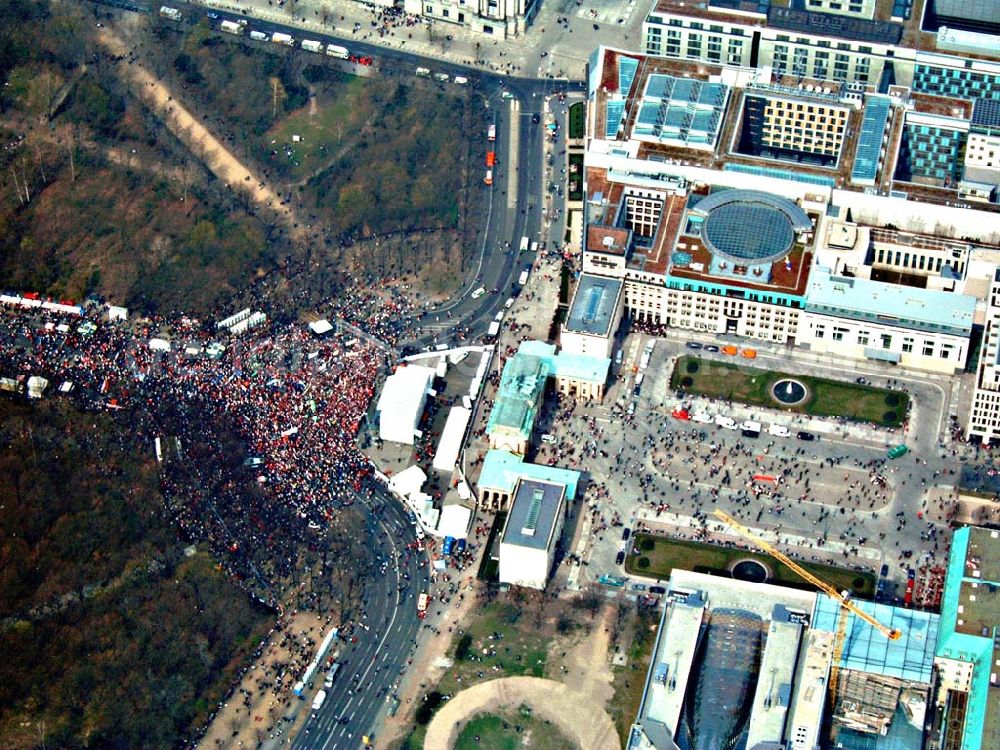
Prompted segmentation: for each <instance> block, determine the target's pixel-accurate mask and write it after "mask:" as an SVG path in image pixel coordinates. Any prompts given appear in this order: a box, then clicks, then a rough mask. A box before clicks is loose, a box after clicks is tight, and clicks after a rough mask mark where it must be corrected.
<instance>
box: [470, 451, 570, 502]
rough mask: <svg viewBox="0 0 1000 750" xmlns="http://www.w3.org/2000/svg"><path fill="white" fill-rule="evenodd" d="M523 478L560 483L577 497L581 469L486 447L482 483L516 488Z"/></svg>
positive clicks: (496, 486)
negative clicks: (535, 461)
mask: <svg viewBox="0 0 1000 750" xmlns="http://www.w3.org/2000/svg"><path fill="white" fill-rule="evenodd" d="M522 478H524V479H537V480H538V481H540V482H552V483H554V484H561V485H563V486H564V487H565V488H566V499H567V500H575V499H576V488H577V484H578V483H579V481H580V472H578V471H573V470H572V469H560V468H559V467H557V466H544V465H542V464H532V463H528V462H527V461H525V460H524V457H523V456H518V455H515V454H513V453H508V452H507V451H498V450H489V451H486V457H485V458H484V459H483V469H482V471H481V472H480V473H479V484H480V485H482V486H483V487H488V488H489V489H502V490H504V491H506V492H513V491H514V487H516V486H517V483H518V481H519V480H520V479H522Z"/></svg>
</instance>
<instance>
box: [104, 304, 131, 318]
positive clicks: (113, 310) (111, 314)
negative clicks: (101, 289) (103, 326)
mask: <svg viewBox="0 0 1000 750" xmlns="http://www.w3.org/2000/svg"><path fill="white" fill-rule="evenodd" d="M108 320H128V308H126V307H118V306H117V305H109V306H108Z"/></svg>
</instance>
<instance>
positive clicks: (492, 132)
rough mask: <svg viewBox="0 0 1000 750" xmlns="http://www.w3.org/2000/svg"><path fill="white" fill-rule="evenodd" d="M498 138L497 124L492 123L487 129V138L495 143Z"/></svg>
mask: <svg viewBox="0 0 1000 750" xmlns="http://www.w3.org/2000/svg"><path fill="white" fill-rule="evenodd" d="M496 139H497V126H496V125H490V127H489V129H488V130H487V131H486V140H488V141H489V142H490V143H493V141H495V140H496Z"/></svg>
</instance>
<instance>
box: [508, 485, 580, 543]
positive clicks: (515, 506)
mask: <svg viewBox="0 0 1000 750" xmlns="http://www.w3.org/2000/svg"><path fill="white" fill-rule="evenodd" d="M565 493H566V488H565V487H564V486H563V485H561V484H557V483H554V482H542V481H539V480H537V479H522V480H521V481H520V482H518V485H517V491H516V492H515V493H514V501H513V502H512V503H511V507H510V512H509V513H508V515H507V523H506V524H505V525H504V530H503V537H502V538H501V540H500V542H501V544H515V545H517V546H519V547H530V548H532V549H548V547H549V543H550V541H551V538H552V535H553V533H555V529H556V525H557V523H558V521H559V513H560V511H561V508H562V498H563V496H564V495H565Z"/></svg>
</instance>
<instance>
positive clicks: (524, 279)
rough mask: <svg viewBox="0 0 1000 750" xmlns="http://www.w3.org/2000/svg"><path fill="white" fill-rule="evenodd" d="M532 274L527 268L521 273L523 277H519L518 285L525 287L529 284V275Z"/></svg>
mask: <svg viewBox="0 0 1000 750" xmlns="http://www.w3.org/2000/svg"><path fill="white" fill-rule="evenodd" d="M530 272H531V269H530V268H525V269H524V270H523V271H521V275H520V276H518V277H517V283H518V284H520V285H521V286H524V285H525V284H527V283H528V274H529V273H530Z"/></svg>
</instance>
